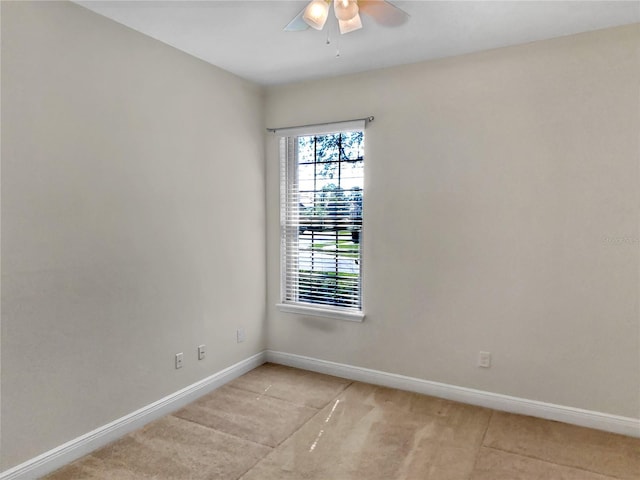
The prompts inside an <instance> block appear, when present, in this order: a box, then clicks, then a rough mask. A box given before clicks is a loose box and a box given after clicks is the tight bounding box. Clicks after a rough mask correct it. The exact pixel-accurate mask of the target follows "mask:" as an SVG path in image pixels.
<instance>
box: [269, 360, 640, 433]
mask: <svg viewBox="0 0 640 480" xmlns="http://www.w3.org/2000/svg"><path fill="white" fill-rule="evenodd" d="M266 357H267V361H268V362H273V363H278V364H281V365H288V366H290V367H296V368H301V369H304V370H311V371H313V372H319V373H325V374H328V375H334V376H337V377H342V378H348V379H350V380H357V381H359V382H366V383H372V384H375V385H382V386H385V387H391V388H398V389H401V390H408V391H411V392H416V393H422V394H425V395H431V396H434V397H440V398H446V399H448V400H454V401H457V402H462V403H468V404H471V405H478V406H481V407H486V408H491V409H494V410H501V411H504V412H511V413H518V414H521V415H530V416H532V417H539V418H545V419H548V420H556V421H559V422H564V423H570V424H573V425H579V426H581V427H589V428H595V429H598V430H604V431H607V432H612V433H619V434H622V435H629V436H632V437H640V419H638V418H629V417H621V416H617V415H611V414H608V413H601V412H594V411H590V410H583V409H580V408H574V407H567V406H563V405H555V404H552V403H545V402H539V401H536V400H527V399H525V398H518V397H511V396H508V395H502V394H499V393H491V392H484V391H482V390H474V389H472V388H465V387H457V386H455V385H447V384H445V383H438V382H431V381H428V380H421V379H419V378H413V377H406V376H404V375H396V374H393V373H387V372H381V371H378V370H370V369H368V368H361V367H354V366H351V365H345V364H342V363H335V362H329V361H326V360H319V359H316V358H310V357H303V356H301V355H294V354H291V353H284V352H276V351H273V350H267V352H266Z"/></svg>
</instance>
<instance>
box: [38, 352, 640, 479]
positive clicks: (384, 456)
mask: <svg viewBox="0 0 640 480" xmlns="http://www.w3.org/2000/svg"><path fill="white" fill-rule="evenodd" d="M45 478H46V479H48V480H71V479H74V480H76V479H77V480H84V479H86V480H98V479H100V480H133V479H137V480H146V479H148V480H151V479H153V480H205V479H206V480H214V479H215V480H218V479H220V480H222V479H242V480H280V479H290V480H293V479H296V480H297V479H300V480H303V479H318V480H352V479H358V480H360V479H363V480H376V479H380V480H382V479H384V480H391V479H407V480H414V479H415V480H613V479H624V480H638V479H640V439H637V438H630V437H624V436H621V435H614V434H610V433H605V432H600V431H596V430H590V429H587V428H581V427H575V426H571V425H566V424H563V423H558V422H550V421H546V420H539V419H535V418H531V417H523V416H520V415H512V414H507V413H501V412H496V411H492V410H488V409H484V408H479V407H473V406H469V405H464V404H460V403H455V402H450V401H447V400H441V399H437V398H433V397H427V396H424V395H418V394H414V393H409V392H403V391H400V390H392V389H388V388H383V387H376V386H373V385H368V384H363V383H358V382H351V381H348V380H344V379H341V378H336V377H330V376H326V375H320V374H316V373H312V372H307V371H303V370H297V369H293V368H288V367H283V366H279V365H273V364H265V365H263V366H261V367H259V368H257V369H255V370H253V371H251V372H249V373H247V374H246V375H244V376H242V377H240V378H238V379H236V380H234V381H233V382H231V383H229V384H228V385H226V386H224V387H222V388H220V389H218V390H216V391H214V392H213V393H211V394H209V395H206V396H205V397H202V398H201V399H200V400H198V401H196V402H194V403H192V404H191V405H189V406H187V407H186V408H184V409H182V410H180V411H178V412H176V413H175V414H173V415H169V416H167V417H165V418H162V419H160V420H157V421H155V422H153V423H151V424H149V425H147V426H146V427H144V428H142V429H141V430H138V431H136V432H134V433H132V434H130V435H127V436H126V437H124V438H122V439H121V440H119V441H117V442H115V443H113V444H111V445H109V446H107V447H105V448H103V449H101V450H98V451H96V452H94V453H92V454H91V455H88V456H86V457H84V458H82V459H80V460H78V461H76V462H74V463H72V464H71V465H68V466H66V467H64V468H62V469H61V470H58V471H57V472H54V473H53V474H51V475H49V476H47V477H45Z"/></svg>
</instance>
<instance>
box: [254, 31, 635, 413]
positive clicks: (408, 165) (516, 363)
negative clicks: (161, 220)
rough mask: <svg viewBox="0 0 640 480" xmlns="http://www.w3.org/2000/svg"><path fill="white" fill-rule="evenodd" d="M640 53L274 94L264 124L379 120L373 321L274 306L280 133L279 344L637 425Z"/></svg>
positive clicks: (500, 56) (605, 50)
mask: <svg viewBox="0 0 640 480" xmlns="http://www.w3.org/2000/svg"><path fill="white" fill-rule="evenodd" d="M639 42H640V35H639V31H638V25H635V26H629V27H622V28H617V29H610V30H604V31H599V32H594V33H589V34H583V35H577V36H572V37H566V38H560V39H554V40H550V41H544V42H538V43H533V44H529V45H524V46H518V47H513V48H505V49H499V50H494V51H489V52H484V53H479V54H473V55H467V56H462V57H458V58H452V59H446V60H441V61H433V62H428V63H422V64H416V65H411V66H405V67H400V68H393V69H388V70H382V71H377V72H371V73H366V74H361V75H354V76H348V77H342V78H336V79H331V80H325V81H318V82H311V83H303V84H296V85H289V86H282V87H273V88H270V89H268V91H267V125H268V126H284V125H300V124H309V123H317V122H324V121H335V120H341V119H350V118H357V117H364V116H368V115H375V117H376V118H375V121H374V122H373V123H371V124H370V126H369V128H368V129H367V133H366V142H367V144H366V152H367V153H366V156H365V158H366V160H365V161H366V174H365V175H366V180H365V181H366V193H365V195H366V196H365V209H366V212H365V239H364V275H365V277H364V285H365V286H364V302H365V311H366V315H367V317H366V319H365V321H364V323H362V324H358V323H350V322H344V321H337V320H336V321H331V320H327V319H316V318H312V317H302V316H297V315H292V314H288V313H280V312H278V311H277V310H276V309H275V308H274V305H275V304H276V303H277V302H278V299H279V281H278V279H279V265H278V214H279V211H278V157H277V142H276V141H275V139H273V138H268V140H267V155H268V156H267V225H268V227H267V230H268V231H267V240H268V253H267V260H268V261H267V264H268V267H267V271H268V281H267V286H268V302H267V311H268V318H269V323H268V325H269V330H268V345H269V348H272V349H274V350H279V351H285V352H289V353H295V354H300V355H307V356H311V357H316V358H321V359H326V360H331V361H335V362H342V363H346V364H351V365H357V366H361V367H367V368H373V369H378V370H382V371H386V372H392V373H398V374H403V375H408V376H413V377H418V378H422V379H427V380H432V381H438V382H444V383H448V384H453V385H460V386H465V387H470V388H476V389H480V390H486V391H490V392H496V393H502V394H507V395H514V396H518V397H524V398H528V399H535V400H540V401H545V402H551V403H556V404H560V405H566V406H573V407H579V408H585V409H589V410H595V411H600V412H605V413H610V414H618V415H623V416H629V417H640V346H639V341H640V330H639V307H638V293H639V290H638V289H639V282H638V278H639V277H638V275H639V274H638V266H639V255H638V252H639V247H640V241H639V240H638V238H639V230H638V227H639V225H638V218H639V213H640V212H639V192H640V188H639V187H640V185H639V175H638V174H639V170H638V160H639V151H640V150H639V143H638V132H639V131H640V119H639V109H638V80H639V79H640V62H639V61H638V45H639V44H640V43H639ZM337 61H346V59H345V58H342V59H340V60H337ZM480 350H486V351H490V352H492V354H493V367H492V368H491V369H488V370H485V369H480V368H477V367H476V361H477V355H478V352H479V351H480Z"/></svg>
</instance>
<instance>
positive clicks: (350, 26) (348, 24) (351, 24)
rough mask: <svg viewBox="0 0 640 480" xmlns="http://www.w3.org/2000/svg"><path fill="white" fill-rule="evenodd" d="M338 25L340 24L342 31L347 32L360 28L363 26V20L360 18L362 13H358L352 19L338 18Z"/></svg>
mask: <svg viewBox="0 0 640 480" xmlns="http://www.w3.org/2000/svg"><path fill="white" fill-rule="evenodd" d="M338 25H339V26H340V33H341V34H345V33H349V32H353V31H355V30H360V29H361V28H362V20H360V15H359V14H357V13H356V16H355V17H353V18H352V19H350V20H338Z"/></svg>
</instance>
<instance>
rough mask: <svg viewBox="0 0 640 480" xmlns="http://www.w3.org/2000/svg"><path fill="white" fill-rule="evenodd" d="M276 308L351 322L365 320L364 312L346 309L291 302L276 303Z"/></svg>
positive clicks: (286, 311) (282, 310) (287, 311)
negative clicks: (309, 305)
mask: <svg viewBox="0 0 640 480" xmlns="http://www.w3.org/2000/svg"><path fill="white" fill-rule="evenodd" d="M276 308H277V309H278V310H280V311H281V312H285V313H297V314H300V315H311V316H314V317H325V318H334V319H337V320H347V321H349V322H362V321H363V320H364V313H363V312H353V311H344V310H337V309H333V308H317V307H308V306H306V305H297V304H291V303H278V304H276Z"/></svg>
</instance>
